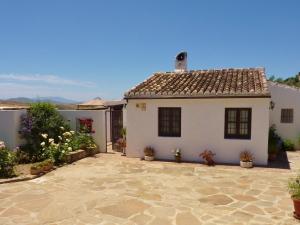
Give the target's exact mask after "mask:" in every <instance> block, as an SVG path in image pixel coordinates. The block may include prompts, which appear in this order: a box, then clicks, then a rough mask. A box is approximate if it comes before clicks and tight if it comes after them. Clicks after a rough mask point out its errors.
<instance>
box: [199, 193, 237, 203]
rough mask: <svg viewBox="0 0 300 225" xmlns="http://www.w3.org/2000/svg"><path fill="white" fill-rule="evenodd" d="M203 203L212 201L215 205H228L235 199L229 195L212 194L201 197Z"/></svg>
mask: <svg viewBox="0 0 300 225" xmlns="http://www.w3.org/2000/svg"><path fill="white" fill-rule="evenodd" d="M199 201H200V202H203V203H211V204H213V205H228V204H230V203H232V202H233V200H232V199H231V198H230V197H228V196H227V195H221V194H218V195H210V196H208V197H206V198H201V199H199Z"/></svg>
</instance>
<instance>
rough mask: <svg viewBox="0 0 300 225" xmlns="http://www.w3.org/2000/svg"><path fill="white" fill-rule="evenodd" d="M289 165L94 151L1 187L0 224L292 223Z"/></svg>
mask: <svg viewBox="0 0 300 225" xmlns="http://www.w3.org/2000/svg"><path fill="white" fill-rule="evenodd" d="M289 158H290V159H291V160H292V161H293V163H292V164H291V168H292V169H291V170H285V169H270V168H254V169H249V170H247V169H242V168H240V167H238V166H216V167H206V166H204V165H200V164H188V163H182V164H176V163H170V162H144V161H140V160H138V159H128V158H125V157H121V156H119V155H113V154H101V155H98V156H97V158H86V159H83V160H81V161H78V162H77V163H76V164H75V165H68V166H65V167H62V168H59V169H57V170H56V171H53V172H51V173H49V174H47V175H45V176H43V177H40V178H37V179H35V180H31V181H26V182H19V183H11V184H2V185H0V199H1V200H0V224H1V225H6V224H31V225H33V224H53V225H54V224H57V225H58V224H63V225H68V224H72V225H73V224H103V225H113V224H116V225H118V224H124V225H125V224H127V225H132V224H138V225H142V224H149V225H168V224H174V225H175V224H177V225H194V224H236V225H237V224H299V222H298V221H296V220H295V219H294V218H293V217H292V211H293V208H292V202H291V200H290V197H289V195H288V193H287V190H286V182H287V179H288V178H289V177H290V176H292V175H293V174H294V173H295V171H296V170H297V169H299V167H300V154H299V153H291V154H290V155H289Z"/></svg>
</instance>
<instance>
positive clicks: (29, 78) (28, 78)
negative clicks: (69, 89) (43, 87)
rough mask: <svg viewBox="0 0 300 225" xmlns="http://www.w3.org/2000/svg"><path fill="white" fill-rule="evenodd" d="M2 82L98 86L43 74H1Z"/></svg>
mask: <svg viewBox="0 0 300 225" xmlns="http://www.w3.org/2000/svg"><path fill="white" fill-rule="evenodd" d="M0 80H6V81H18V82H39V83H46V84H55V85H69V86H77V87H95V86H96V85H95V84H94V83H92V82H88V81H79V80H71V79H65V78H62V77H59V76H56V75H42V74H0Z"/></svg>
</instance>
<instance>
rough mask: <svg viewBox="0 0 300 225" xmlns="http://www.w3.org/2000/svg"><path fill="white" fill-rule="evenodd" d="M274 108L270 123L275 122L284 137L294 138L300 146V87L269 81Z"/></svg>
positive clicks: (271, 111)
mask: <svg viewBox="0 0 300 225" xmlns="http://www.w3.org/2000/svg"><path fill="white" fill-rule="evenodd" d="M268 84H269V90H270V92H271V96H272V105H273V107H272V108H273V109H271V110H270V125H272V124H275V126H276V129H277V133H278V134H279V135H280V136H281V137H282V138H283V139H290V140H292V141H293V142H294V143H295V144H296V146H297V148H299V147H300V146H299V143H298V138H299V137H300V89H299V88H297V87H291V86H288V85H285V84H279V83H275V82H271V81H269V82H268Z"/></svg>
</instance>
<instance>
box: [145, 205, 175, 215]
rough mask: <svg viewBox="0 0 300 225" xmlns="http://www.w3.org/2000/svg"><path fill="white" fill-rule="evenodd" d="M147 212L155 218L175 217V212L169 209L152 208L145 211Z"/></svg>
mask: <svg viewBox="0 0 300 225" xmlns="http://www.w3.org/2000/svg"><path fill="white" fill-rule="evenodd" d="M147 212H148V213H149V214H151V215H153V216H156V217H162V218H164V217H172V216H174V215H175V213H176V211H175V209H174V208H171V207H152V208H150V209H148V210H147Z"/></svg>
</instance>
